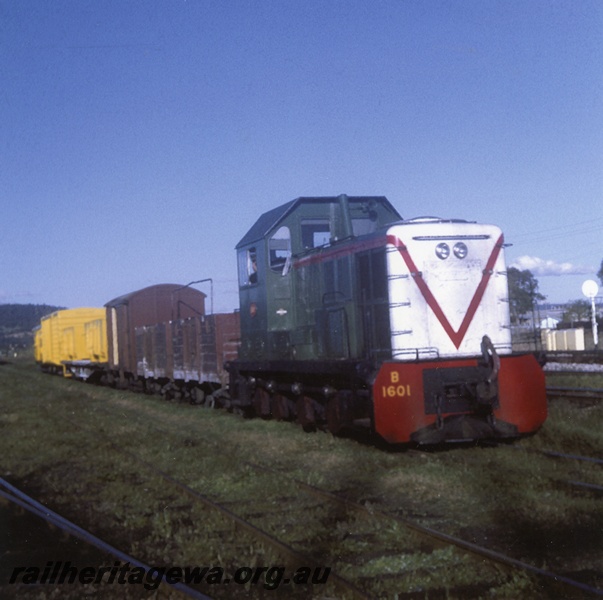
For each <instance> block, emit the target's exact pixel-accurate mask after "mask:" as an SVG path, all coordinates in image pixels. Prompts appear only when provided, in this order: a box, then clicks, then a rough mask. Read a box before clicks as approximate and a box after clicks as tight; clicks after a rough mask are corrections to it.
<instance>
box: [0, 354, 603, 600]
mask: <svg viewBox="0 0 603 600" xmlns="http://www.w3.org/2000/svg"><path fill="white" fill-rule="evenodd" d="M602 427H603V406H594V407H590V408H587V409H580V408H576V407H574V406H572V405H566V404H565V403H562V402H560V403H558V404H553V405H552V406H551V407H550V418H549V420H548V421H547V423H546V424H545V426H544V427H543V429H542V430H541V431H540V432H539V433H538V434H536V435H535V436H532V437H530V438H527V439H525V440H523V441H522V442H521V443H519V444H513V445H510V446H506V447H504V446H503V447H499V448H485V447H479V446H477V447H476V446H473V445H472V446H469V447H467V446H465V447H456V448H447V449H445V450H444V451H432V452H421V453H416V452H408V451H406V450H404V449H401V450H389V451H386V450H382V449H378V448H375V447H373V446H370V445H365V444H361V443H358V442H357V441H355V440H353V439H338V438H334V437H332V436H331V435H328V434H323V433H317V434H305V433H303V432H302V431H301V429H300V428H299V427H297V426H296V425H293V424H288V423H277V422H273V421H264V420H261V419H254V420H244V419H242V418H240V417H237V416H236V415H232V414H228V413H226V412H225V411H210V410H203V409H199V408H196V407H192V406H189V405H182V404H181V405H177V404H173V403H167V402H164V401H162V400H160V399H159V398H157V397H148V396H144V395H138V394H133V393H129V392H121V391H117V390H112V389H107V388H98V387H94V386H90V385H85V384H81V383H78V382H74V381H69V380H65V379H62V378H59V377H51V376H48V375H43V374H40V373H38V372H37V371H36V370H35V369H34V368H33V366H31V365H30V364H26V363H17V364H7V365H3V366H0V435H1V439H2V442H1V448H2V455H3V461H2V467H1V471H2V472H1V473H0V475H1V476H3V477H5V478H6V479H8V480H9V481H11V482H12V483H14V484H15V485H17V486H18V487H21V488H22V489H24V490H25V491H26V492H28V493H30V494H32V495H33V496H35V497H37V498H39V499H41V500H42V501H43V502H44V503H45V504H47V505H48V506H49V507H50V508H52V509H54V510H56V511H57V512H59V513H61V514H63V515H64V516H66V517H67V518H70V519H72V520H74V521H76V522H77V523H79V524H80V525H81V526H83V527H85V528H86V529H88V530H91V531H92V532H94V533H96V534H97V535H99V536H100V537H102V538H104V539H106V540H107V541H109V542H110V543H112V544H114V545H116V546H118V547H120V548H121V549H122V550H124V551H126V552H129V553H131V554H133V555H135V556H137V557H139V558H141V559H142V560H145V561H147V562H148V563H151V564H165V565H187V564H207V565H212V564H213V565H222V566H223V567H224V568H225V569H226V570H227V571H229V572H232V570H233V569H234V568H236V567H238V566H242V565H245V564H253V565H258V564H263V565H270V564H280V561H281V560H282V559H281V557H279V556H275V555H274V553H273V551H272V550H270V548H269V547H267V546H265V545H264V544H262V543H261V542H259V541H258V540H257V539H254V538H253V537H251V536H249V535H247V534H246V533H245V532H244V531H241V530H239V529H234V528H233V527H232V524H229V523H228V521H227V520H225V519H224V518H222V517H220V516H219V515H216V514H213V513H212V512H211V511H210V510H208V509H207V508H204V507H203V506H201V505H199V504H198V503H196V502H194V501H193V500H192V499H191V498H186V497H183V496H182V495H180V494H178V493H176V492H175V491H174V490H173V489H171V487H170V486H169V485H167V484H166V482H165V481H163V480H161V479H160V478H158V477H157V476H156V475H155V474H153V473H152V472H151V471H149V470H147V469H145V468H144V466H142V465H141V464H140V463H138V462H136V461H135V460H134V458H133V456H130V457H128V455H127V454H124V453H123V452H117V451H116V449H115V447H114V446H113V444H115V445H116V446H119V447H122V448H124V449H125V450H126V451H129V452H131V453H132V454H133V455H136V456H140V457H142V458H144V459H145V460H146V461H148V462H149V463H152V464H154V465H156V466H157V467H159V468H161V469H163V470H165V471H167V472H169V473H170V474H171V475H172V476H173V477H174V478H176V479H177V480H179V481H182V482H184V483H186V484H187V485H189V486H190V487H193V488H194V489H196V490H198V491H199V492H201V493H203V494H205V495H207V496H209V497H211V498H212V499H214V500H217V501H219V502H220V503H221V504H223V505H225V506H228V507H230V508H231V509H232V510H233V511H235V512H237V513H240V512H241V511H245V514H246V515H248V516H247V518H249V519H255V521H254V522H255V523H257V525H258V526H261V527H263V528H266V529H270V528H274V530H273V532H274V534H275V535H277V536H278V537H279V538H280V539H283V541H285V542H287V543H289V544H291V545H293V546H295V545H296V544H299V543H301V542H300V540H306V541H304V542H303V543H304V544H305V543H307V540H311V544H310V545H309V546H308V547H307V548H305V550H307V552H308V553H310V554H313V555H315V556H319V557H320V560H321V561H322V564H323V566H331V567H333V570H334V572H339V573H341V574H342V575H344V576H346V577H351V578H353V579H355V581H356V582H357V583H358V585H360V586H361V587H362V588H364V589H366V590H368V591H369V593H370V595H371V596H372V597H375V598H393V597H394V596H395V594H397V595H398V597H399V598H440V597H442V598H444V597H445V598H451V599H454V598H536V599H540V598H547V597H551V596H550V595H549V594H547V591H546V590H544V589H543V588H541V583H540V582H536V581H534V580H533V579H532V578H531V577H529V576H527V575H526V574H525V573H522V572H514V573H508V572H506V571H505V570H504V569H494V570H491V569H490V568H489V567H488V566H487V565H486V563H484V562H483V561H481V560H475V559H472V558H471V557H469V556H466V555H464V554H459V553H458V552H457V551H452V550H450V549H446V548H444V549H438V550H433V549H430V550H429V549H427V548H424V547H423V546H422V545H421V544H420V543H418V542H417V541H416V540H414V538H412V536H409V535H408V533H407V532H405V531H404V530H403V529H401V528H400V527H399V526H398V525H396V524H395V523H391V524H390V525H387V526H386V525H385V524H384V523H383V522H382V521H375V525H373V526H372V527H373V529H372V532H373V533H372V535H373V537H372V538H371V537H367V536H362V537H358V538H356V537H355V535H356V534H355V533H354V534H351V533H350V532H352V531H354V532H355V531H357V530H356V529H353V527H355V523H354V518H355V517H354V516H353V515H352V514H351V513H350V514H345V511H343V512H336V513H335V514H332V513H330V512H329V511H325V509H324V508H323V507H322V505H321V503H317V502H316V501H314V502H312V503H309V505H308V510H307V512H306V514H305V518H303V519H300V518H299V517H298V516H296V517H295V518H293V517H292V516H291V515H289V510H288V506H289V505H288V503H289V502H291V500H289V498H291V497H296V496H297V495H298V494H299V491H298V490H297V488H296V487H295V486H294V485H293V484H292V482H291V479H299V480H302V481H305V482H308V483H312V484H314V485H317V486H319V487H321V488H325V489H329V490H332V491H336V492H338V493H344V494H345V495H346V496H347V497H349V498H350V499H352V500H355V501H359V502H361V503H363V504H364V505H366V506H368V507H375V508H376V509H379V510H381V511H385V512H389V513H393V514H398V515H401V516H404V517H406V518H409V519H411V520H413V521H417V522H420V523H422V524H424V525H428V526H431V527H433V528H434V529H438V530H440V531H443V532H446V533H450V534H453V535H458V536H459V537H462V538H464V539H466V540H468V541H474V542H476V543H480V544H484V545H487V546H488V547H490V548H492V549H494V550H498V551H500V552H503V553H505V554H508V555H511V556H514V557H515V558H518V559H521V560H524V561H526V562H530V563H532V564H534V565H536V566H538V567H546V568H550V569H551V570H555V571H557V572H560V573H563V574H565V575H566V576H568V577H573V578H582V579H583V580H586V581H587V583H590V584H591V585H594V584H597V583H598V584H599V585H600V584H601V571H600V564H601V560H602V559H603V551H602V549H601V545H600V531H601V529H602V527H603V506H602V505H601V503H600V501H599V499H598V498H597V497H596V496H594V495H592V494H589V493H578V492H577V491H576V490H575V489H573V488H572V487H571V486H570V485H569V484H568V483H567V482H568V481H569V480H572V479H573V480H576V479H582V480H585V481H588V482H590V483H593V484H598V485H603V474H601V473H600V468H598V467H597V466H596V465H595V466H593V467H591V466H589V465H587V466H586V467H584V468H583V467H582V465H580V464H577V463H571V464H566V463H565V462H562V461H560V460H555V459H551V458H549V457H546V456H542V455H540V454H538V453H537V452H536V450H538V449H539V448H544V447H546V448H548V449H556V450H559V451H564V452H568V453H573V454H589V455H591V456H601V455H602V454H603V441H602V440H601V437H600V434H599V432H600V431H601V428H602ZM247 461H252V462H254V463H259V464H263V465H266V466H269V467H271V468H273V469H276V470H277V471H279V472H280V473H281V475H277V476H275V475H274V474H259V473H258V472H257V471H255V470H253V469H251V468H250V467H249V466H247V465H246V463H247ZM583 469H585V470H583ZM267 506H270V507H272V508H271V510H270V512H271V513H272V514H276V515H277V517H278V516H279V515H280V517H279V518H280V521H279V520H277V521H276V522H275V521H271V522H270V523H267V522H266V521H265V519H264V516H263V513H264V512H266V507H267ZM279 511H280V512H279ZM321 511H322V512H321ZM369 525H370V522H369ZM368 533H371V532H370V531H369V532H368ZM371 539H372V541H371ZM344 543H345V544H351V543H356V544H357V546H358V554H357V555H356V556H357V557H358V558H357V559H354V560H351V561H348V562H346V560H348V559H346V554H345V552H344V549H345V550H346V551H347V550H348V549H349V547H350V546H349V545H345V548H344ZM53 544H54V542H50V544H49V546H48V549H47V551H46V552H47V554H46V555H45V558H44V559H43V560H41V561H40V563H41V566H43V565H44V564H45V561H46V560H52V559H54V558H55V556H56V550H55V546H54V545H53ZM48 552H50V556H48ZM4 562H5V563H6V561H4ZM106 562H107V563H108V564H111V563H110V562H109V561H106ZM401 582H402V583H401ZM392 586H397V587H393V588H392ZM129 587H131V586H125V589H128V588H129ZM107 589H109V591H112V592H114V593H115V592H121V591H122V590H121V588H120V589H115V588H103V587H102V586H101V587H100V588H99V595H98V596H95V597H101V594H102V593H103V590H104V591H105V592H106V591H107ZM135 589H136V588H135ZM24 591H25V592H29V590H23V589H21V590H19V597H20V598H21V597H26V598H34V597H35V598H41V599H43V598H46V597H48V598H50V596H45V595H44V594H45V591H44V589H43V588H42V589H41V588H36V589H35V590H33V589H32V590H31V591H30V593H31V595H24ZM63 591H64V590H61V592H63ZM124 591H125V590H124ZM203 591H204V592H205V593H209V595H210V596H212V597H216V598H220V597H224V598H226V597H228V598H234V597H236V592H239V597H245V598H247V597H263V598H268V597H269V598H280V597H298V598H309V597H312V596H311V595H308V592H307V591H304V590H295V589H293V590H292V589H291V588H290V587H288V588H287V589H286V590H284V589H283V590H280V592H285V591H286V595H283V593H279V591H278V590H276V591H271V592H270V593H268V592H267V591H266V590H263V589H257V590H254V589H245V590H243V589H240V590H237V588H233V587H232V586H231V587H219V586H214V587H213V588H212V589H211V590H207V589H205V590H203ZM296 591H297V596H295V595H294V594H293V595H292V592H296ZM319 591H320V592H322V591H324V596H325V597H341V596H339V595H338V594H337V592H336V591H334V590H332V589H325V590H319ZM15 593H16V591H15V590H14V589H12V588H10V587H9V586H0V596H2V597H7V598H15V597H16V596H15V595H14V594H15ZM10 594H13V595H12V596H11V595H10ZM74 597H75V596H74ZM159 597H164V596H159Z"/></svg>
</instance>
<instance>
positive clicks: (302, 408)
mask: <svg viewBox="0 0 603 600" xmlns="http://www.w3.org/2000/svg"><path fill="white" fill-rule="evenodd" d="M295 404H296V409H297V422H298V423H299V424H300V425H301V426H302V427H303V428H304V431H315V430H316V417H315V414H314V401H313V400H312V398H309V397H308V396H300V397H299V398H298V399H297V402H296V403H295Z"/></svg>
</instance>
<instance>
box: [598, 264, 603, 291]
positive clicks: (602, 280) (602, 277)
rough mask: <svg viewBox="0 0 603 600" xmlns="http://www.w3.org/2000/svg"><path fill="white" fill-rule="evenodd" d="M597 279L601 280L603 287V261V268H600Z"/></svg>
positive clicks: (602, 265)
mask: <svg viewBox="0 0 603 600" xmlns="http://www.w3.org/2000/svg"><path fill="white" fill-rule="evenodd" d="M597 277H598V278H599V281H600V282H601V285H603V260H602V261H601V266H600V267H599V272H598V273H597Z"/></svg>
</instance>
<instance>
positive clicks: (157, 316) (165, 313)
mask: <svg viewBox="0 0 603 600" xmlns="http://www.w3.org/2000/svg"><path fill="white" fill-rule="evenodd" d="M205 297H206V296H205V294H204V293H203V292H200V291H198V290H196V289H194V288H192V287H190V286H182V285H176V284H160V285H154V286H150V287H147V288H144V289H142V290H138V291H136V292H132V293H130V294H126V295H125V296H120V297H119V298H115V299H114V300H111V301H110V302H108V303H107V304H106V305H105V307H106V310H107V330H108V338H109V343H108V345H109V370H110V376H111V377H112V378H113V380H114V381H119V384H120V385H121V386H127V387H133V386H135V387H141V386H142V388H143V389H145V390H149V391H162V392H163V393H167V392H170V393H172V392H178V393H180V392H182V393H184V395H185V396H186V397H189V396H190V397H191V399H193V400H194V399H196V398H200V397H204V396H205V395H206V394H207V393H208V392H209V393H211V392H212V391H214V390H216V389H218V388H219V387H223V386H224V385H225V384H226V382H227V377H228V375H227V373H225V371H224V364H225V363H226V362H227V361H229V360H233V359H235V358H236V357H237V351H238V345H239V315H238V313H230V314H217V315H206V314H205ZM199 392H203V393H202V394H201V393H199Z"/></svg>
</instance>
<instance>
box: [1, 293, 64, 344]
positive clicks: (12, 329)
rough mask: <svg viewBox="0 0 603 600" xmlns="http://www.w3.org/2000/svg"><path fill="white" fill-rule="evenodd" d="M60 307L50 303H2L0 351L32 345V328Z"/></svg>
mask: <svg viewBox="0 0 603 600" xmlns="http://www.w3.org/2000/svg"><path fill="white" fill-rule="evenodd" d="M60 309H61V307H60V306H49V305H48V304H0V352H2V353H7V352H9V351H11V350H15V349H22V348H27V347H29V346H31V345H32V343H33V336H32V333H31V330H32V329H33V328H34V327H35V326H36V325H39V324H40V319H41V318H42V317H44V316H45V315H49V314H50V313H52V312H54V311H55V310H60Z"/></svg>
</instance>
